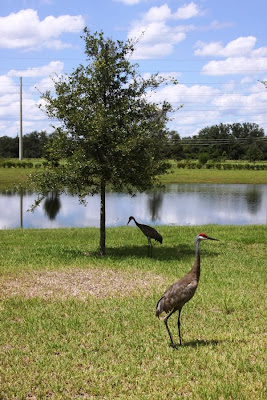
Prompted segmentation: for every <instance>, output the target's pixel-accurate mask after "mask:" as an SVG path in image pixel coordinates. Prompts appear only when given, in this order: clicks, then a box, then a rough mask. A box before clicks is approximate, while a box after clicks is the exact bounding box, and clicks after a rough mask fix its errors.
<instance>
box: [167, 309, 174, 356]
mask: <svg viewBox="0 0 267 400" xmlns="http://www.w3.org/2000/svg"><path fill="white" fill-rule="evenodd" d="M175 311H176V310H172V312H171V313H170V314H168V315H167V317H166V318H164V323H165V326H166V328H167V331H168V334H169V337H170V339H171V346H172V347H173V348H174V349H176V346H175V344H174V343H173V340H172V335H171V332H170V329H169V327H168V319H169V318H170V316H171V315H172V314H173V313H174V312H175Z"/></svg>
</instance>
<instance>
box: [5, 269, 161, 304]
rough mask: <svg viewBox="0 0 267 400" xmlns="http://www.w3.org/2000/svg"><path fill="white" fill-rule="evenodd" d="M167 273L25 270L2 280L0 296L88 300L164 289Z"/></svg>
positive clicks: (98, 270) (97, 270) (99, 270)
mask: <svg viewBox="0 0 267 400" xmlns="http://www.w3.org/2000/svg"><path fill="white" fill-rule="evenodd" d="M165 286H166V280H165V279H164V277H163V276H160V275H155V274H152V273H150V272H140V271H131V272H130V271H114V270H110V269H107V270H103V269H98V268H95V269H90V270H85V269H74V270H68V271H66V270H64V271H43V272H33V273H24V274H21V275H19V276H17V277H16V278H14V277H12V278H10V277H9V278H4V279H2V281H1V282H0V297H1V298H7V297H13V296H22V297H24V298H26V299H29V298H34V297H38V298H42V299H55V300H58V299H61V300H63V299H66V298H69V297H74V298H79V299H82V300H84V299H86V298H87V297H89V296H92V297H98V298H101V297H105V298H107V297H109V298H110V297H122V296H128V295H133V294H136V295H138V294H142V295H144V294H145V292H146V290H148V293H150V290H151V288H152V287H157V288H160V289H162V288H164V287H165Z"/></svg>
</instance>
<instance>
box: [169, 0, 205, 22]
mask: <svg viewBox="0 0 267 400" xmlns="http://www.w3.org/2000/svg"><path fill="white" fill-rule="evenodd" d="M199 14H201V12H200V9H199V8H198V6H197V4H196V3H194V2H193V1H192V2H191V3H189V4H185V5H184V6H183V7H180V8H178V10H177V11H176V13H174V18H178V19H189V18H193V17H196V16H197V15H199Z"/></svg>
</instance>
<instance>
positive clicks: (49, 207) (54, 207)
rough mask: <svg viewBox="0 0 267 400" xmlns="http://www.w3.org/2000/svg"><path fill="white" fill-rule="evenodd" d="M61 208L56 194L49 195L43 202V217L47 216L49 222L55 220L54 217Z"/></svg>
mask: <svg viewBox="0 0 267 400" xmlns="http://www.w3.org/2000/svg"><path fill="white" fill-rule="evenodd" d="M60 208H61V202H60V198H59V195H58V193H57V192H52V193H50V194H49V195H48V196H47V197H46V198H45V201H44V211H45V215H47V216H48V218H49V219H50V221H53V220H54V219H56V216H57V214H58V212H59V210H60Z"/></svg>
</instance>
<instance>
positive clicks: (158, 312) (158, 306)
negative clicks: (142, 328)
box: [155, 297, 163, 318]
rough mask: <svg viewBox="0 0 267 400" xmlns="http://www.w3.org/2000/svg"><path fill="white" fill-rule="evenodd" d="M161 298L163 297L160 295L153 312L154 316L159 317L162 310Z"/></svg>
mask: <svg viewBox="0 0 267 400" xmlns="http://www.w3.org/2000/svg"><path fill="white" fill-rule="evenodd" d="M162 299H163V297H161V299H159V301H158V302H157V305H156V312H155V315H156V317H158V318H159V316H160V314H161V313H162V312H163V304H162Z"/></svg>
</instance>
